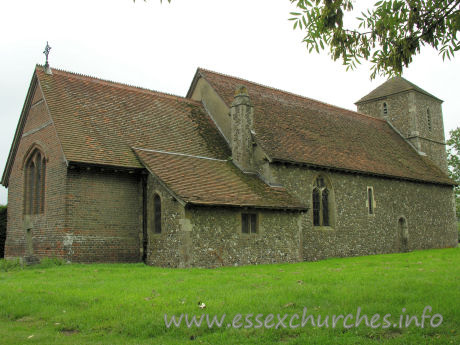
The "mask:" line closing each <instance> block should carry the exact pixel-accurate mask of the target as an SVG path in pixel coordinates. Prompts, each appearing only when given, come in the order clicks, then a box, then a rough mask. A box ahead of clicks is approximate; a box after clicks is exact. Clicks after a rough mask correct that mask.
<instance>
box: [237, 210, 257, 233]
mask: <svg viewBox="0 0 460 345" xmlns="http://www.w3.org/2000/svg"><path fill="white" fill-rule="evenodd" d="M241 232H242V233H243V234H256V233H257V232H258V231H257V214H256V213H242V214H241Z"/></svg>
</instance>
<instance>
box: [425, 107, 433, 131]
mask: <svg viewBox="0 0 460 345" xmlns="http://www.w3.org/2000/svg"><path fill="white" fill-rule="evenodd" d="M426 122H427V124H428V130H429V131H430V132H431V129H432V127H431V113H430V109H427V110H426Z"/></svg>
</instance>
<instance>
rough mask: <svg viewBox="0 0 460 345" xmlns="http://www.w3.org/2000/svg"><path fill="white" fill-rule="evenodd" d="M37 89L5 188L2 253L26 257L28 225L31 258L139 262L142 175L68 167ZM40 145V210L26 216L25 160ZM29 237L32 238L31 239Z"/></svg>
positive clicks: (8, 256) (7, 255)
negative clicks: (42, 200)
mask: <svg viewBox="0 0 460 345" xmlns="http://www.w3.org/2000/svg"><path fill="white" fill-rule="evenodd" d="M42 98H43V96H42V93H41V91H40V89H39V87H38V88H37V90H36V91H35V93H34V95H33V97H32V99H33V101H32V102H31V103H32V107H31V108H30V111H29V113H28V115H27V121H26V123H25V125H24V130H23V137H22V138H21V141H20V143H19V146H18V150H17V153H16V157H15V160H14V163H13V166H12V170H11V174H10V178H9V186H8V225H7V226H8V228H7V239H6V245H5V257H7V258H12V257H24V256H28V253H27V248H28V244H27V236H26V231H27V229H28V228H30V229H31V232H32V236H31V238H32V249H33V256H35V257H38V258H40V257H61V258H65V259H67V260H70V261H78V262H135V261H139V260H140V237H139V236H140V232H141V231H142V189H141V188H142V187H141V178H140V176H139V175H136V174H129V173H127V172H116V173H115V172H107V171H104V172H101V171H100V170H98V171H94V170H90V171H87V170H86V168H85V169H68V167H67V164H66V162H65V157H64V154H63V152H62V149H61V146H60V143H59V140H58V137H57V134H56V130H55V128H54V125H53V124H51V123H50V121H51V117H50V116H49V114H48V110H47V107H46V102H44V101H41V100H42ZM34 145H39V146H40V147H41V149H42V150H43V152H44V154H45V155H46V157H47V159H48V161H47V165H46V180H45V208H44V213H43V214H38V215H24V209H23V207H24V169H23V166H24V160H25V158H26V156H27V154H28V152H29V151H30V149H31V147H33V146H34ZM29 238H30V237H29Z"/></svg>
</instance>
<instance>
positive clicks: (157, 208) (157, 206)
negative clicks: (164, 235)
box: [153, 194, 161, 234]
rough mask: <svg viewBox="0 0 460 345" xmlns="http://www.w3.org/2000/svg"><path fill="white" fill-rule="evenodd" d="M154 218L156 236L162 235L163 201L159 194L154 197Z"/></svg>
mask: <svg viewBox="0 0 460 345" xmlns="http://www.w3.org/2000/svg"><path fill="white" fill-rule="evenodd" d="M153 217H154V220H153V221H154V229H155V233H156V234H160V233H161V199H160V196H159V195H158V194H155V195H154V197H153Z"/></svg>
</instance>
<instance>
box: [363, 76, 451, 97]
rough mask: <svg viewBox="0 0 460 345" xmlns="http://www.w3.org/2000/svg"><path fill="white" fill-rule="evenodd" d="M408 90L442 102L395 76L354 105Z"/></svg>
mask: <svg viewBox="0 0 460 345" xmlns="http://www.w3.org/2000/svg"><path fill="white" fill-rule="evenodd" d="M410 90H413V91H417V92H420V93H423V94H424V95H427V96H430V97H433V98H435V99H437V100H438V101H440V102H442V100H440V99H439V98H437V97H435V96H433V95H432V94H430V93H428V92H426V91H425V90H423V89H422V88H420V87H418V86H417V85H415V84H412V83H411V82H410V81H408V80H406V79H404V78H403V77H399V76H396V77H393V78H391V79H388V80H387V81H386V82H385V83H383V84H382V85H380V86H379V87H377V88H376V89H374V90H373V91H371V92H369V93H368V94H367V95H366V96H364V97H363V98H361V99H360V100H359V101H357V102H356V103H355V104H359V103H364V102H367V101H371V100H374V99H379V98H383V97H386V96H390V95H394V94H397V93H401V92H405V91H410Z"/></svg>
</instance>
